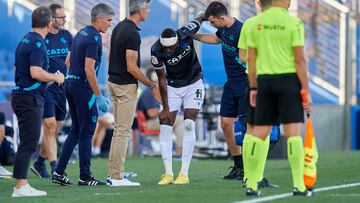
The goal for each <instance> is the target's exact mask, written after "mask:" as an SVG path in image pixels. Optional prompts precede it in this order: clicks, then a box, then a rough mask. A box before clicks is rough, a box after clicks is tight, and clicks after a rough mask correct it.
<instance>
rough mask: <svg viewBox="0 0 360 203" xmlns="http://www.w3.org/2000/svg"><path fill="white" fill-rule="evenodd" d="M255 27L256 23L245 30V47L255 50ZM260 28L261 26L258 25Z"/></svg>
mask: <svg viewBox="0 0 360 203" xmlns="http://www.w3.org/2000/svg"><path fill="white" fill-rule="evenodd" d="M255 25H256V23H254V24H252V26H249V27H248V28H247V33H246V34H247V36H246V42H245V43H246V45H247V47H248V48H249V47H252V48H256V43H255V42H256V41H255V28H254V26H255ZM260 26H261V25H260Z"/></svg>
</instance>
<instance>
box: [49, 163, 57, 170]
mask: <svg viewBox="0 0 360 203" xmlns="http://www.w3.org/2000/svg"><path fill="white" fill-rule="evenodd" d="M56 165H57V161H52V162H50V167H51V170H52V171H55V169H56Z"/></svg>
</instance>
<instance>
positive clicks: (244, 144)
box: [241, 133, 252, 181]
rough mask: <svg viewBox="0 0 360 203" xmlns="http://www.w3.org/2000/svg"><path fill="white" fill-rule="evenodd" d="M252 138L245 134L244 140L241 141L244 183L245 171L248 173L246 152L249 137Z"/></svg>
mask: <svg viewBox="0 0 360 203" xmlns="http://www.w3.org/2000/svg"><path fill="white" fill-rule="evenodd" d="M250 136H252V135H250V134H248V133H246V134H245V137H244V140H243V145H242V148H241V151H242V156H243V165H244V181H246V179H247V173H248V172H247V171H248V164H249V161H248V156H247V152H248V146H249V137H250Z"/></svg>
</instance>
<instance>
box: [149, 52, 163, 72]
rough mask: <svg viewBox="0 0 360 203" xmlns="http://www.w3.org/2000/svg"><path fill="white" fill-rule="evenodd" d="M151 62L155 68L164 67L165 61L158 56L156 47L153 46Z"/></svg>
mask: <svg viewBox="0 0 360 203" xmlns="http://www.w3.org/2000/svg"><path fill="white" fill-rule="evenodd" d="M151 64H152V65H153V66H154V68H155V69H161V68H163V65H164V63H163V61H162V60H161V59H160V57H158V54H157V50H156V47H155V46H153V47H151Z"/></svg>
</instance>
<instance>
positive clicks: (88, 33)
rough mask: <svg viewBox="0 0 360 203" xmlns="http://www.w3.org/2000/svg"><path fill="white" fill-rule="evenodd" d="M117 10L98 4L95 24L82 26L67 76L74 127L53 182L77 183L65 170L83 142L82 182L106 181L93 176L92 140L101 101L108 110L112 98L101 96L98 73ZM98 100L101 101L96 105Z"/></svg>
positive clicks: (80, 182)
mask: <svg viewBox="0 0 360 203" xmlns="http://www.w3.org/2000/svg"><path fill="white" fill-rule="evenodd" d="M113 16H114V11H113V10H112V8H111V7H110V6H108V5H106V4H103V3H100V4H97V5H96V6H95V7H93V8H92V10H91V25H88V26H85V27H84V28H82V29H81V30H80V31H79V32H78V33H77V34H76V36H75V37H74V40H73V44H72V46H71V50H72V51H71V54H70V69H69V72H68V75H67V77H66V83H65V95H66V98H67V100H68V103H69V107H70V114H71V119H72V124H71V130H70V133H69V135H68V137H67V138H66V141H65V143H64V145H63V147H62V152H61V156H60V159H59V163H58V165H57V167H56V170H55V171H54V172H53V173H52V182H53V183H57V184H61V185H72V184H73V183H72V182H71V181H70V180H69V178H68V177H67V176H66V174H65V169H66V166H67V163H68V161H69V159H70V157H71V154H72V152H73V150H74V148H75V146H76V145H77V144H78V145H79V158H80V179H79V182H78V184H79V185H88V186H94V185H106V183H105V182H102V181H99V180H96V179H95V178H93V177H92V176H91V171H90V159H91V140H92V136H93V134H94V130H95V127H96V121H97V117H98V111H97V105H98V107H99V109H100V110H101V111H103V112H106V111H107V106H108V104H109V101H108V100H107V99H106V98H105V97H103V96H101V92H100V88H99V85H98V84H97V79H96V75H97V73H98V71H99V68H100V62H101V55H102V38H101V35H100V32H102V33H105V32H106V31H107V30H108V28H109V27H110V26H111V23H112V18H113ZM96 104H97V105H96Z"/></svg>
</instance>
